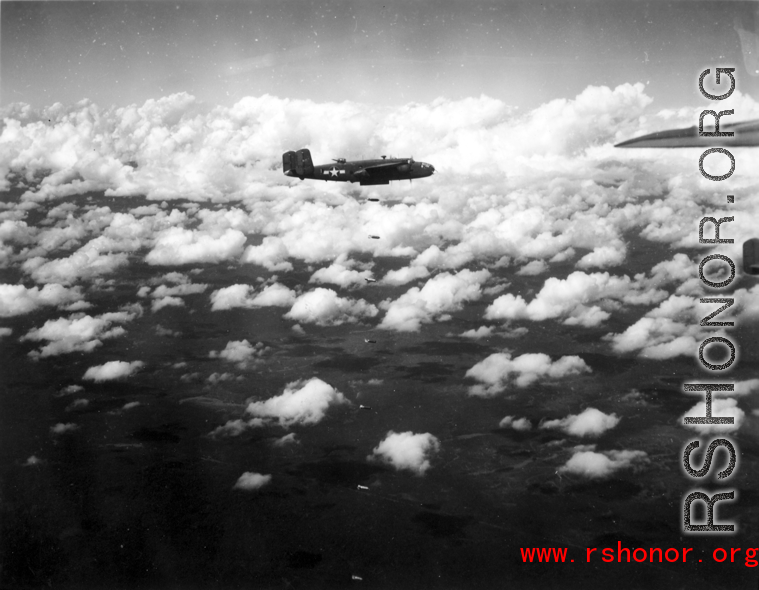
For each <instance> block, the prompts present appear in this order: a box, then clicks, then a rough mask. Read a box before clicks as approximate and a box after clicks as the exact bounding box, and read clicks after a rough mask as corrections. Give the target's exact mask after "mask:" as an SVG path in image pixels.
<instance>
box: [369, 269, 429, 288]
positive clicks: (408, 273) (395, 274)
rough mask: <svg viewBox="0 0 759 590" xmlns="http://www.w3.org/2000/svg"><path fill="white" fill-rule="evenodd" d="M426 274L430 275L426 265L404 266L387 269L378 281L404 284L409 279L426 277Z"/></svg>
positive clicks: (408, 281) (388, 283)
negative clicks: (396, 268)
mask: <svg viewBox="0 0 759 590" xmlns="http://www.w3.org/2000/svg"><path fill="white" fill-rule="evenodd" d="M428 276H430V271H429V270H427V267H426V266H420V265H416V266H404V267H403V268H399V269H398V270H390V271H388V272H387V273H386V274H385V276H384V277H382V280H381V281H380V283H381V284H383V285H393V286H397V285H405V284H406V283H410V282H411V281H416V280H418V279H426V278H427V277H428Z"/></svg>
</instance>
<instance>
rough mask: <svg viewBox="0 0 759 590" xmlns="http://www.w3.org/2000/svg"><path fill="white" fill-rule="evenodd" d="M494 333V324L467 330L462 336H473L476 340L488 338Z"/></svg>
mask: <svg viewBox="0 0 759 590" xmlns="http://www.w3.org/2000/svg"><path fill="white" fill-rule="evenodd" d="M492 335H493V327H492V326H480V327H479V328H477V329H476V330H475V329H471V330H467V331H466V332H462V333H461V334H460V336H463V337H464V338H472V339H475V340H478V339H480V338H487V337H488V336H492Z"/></svg>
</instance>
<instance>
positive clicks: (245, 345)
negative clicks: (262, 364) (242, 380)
mask: <svg viewBox="0 0 759 590" xmlns="http://www.w3.org/2000/svg"><path fill="white" fill-rule="evenodd" d="M268 351H269V348H268V347H266V346H265V345H264V343H263V342H256V344H255V345H253V344H251V343H250V342H248V341H247V340H232V341H230V342H227V345H226V347H224V350H221V351H216V350H212V351H211V352H210V353H208V356H209V357H211V358H220V359H224V360H225V361H227V362H230V363H236V364H237V367H238V368H240V369H245V368H246V367H247V366H248V364H250V363H252V362H253V363H254V362H256V361H259V360H260V359H261V358H262V357H263V355H264V354H265V353H266V352H268Z"/></svg>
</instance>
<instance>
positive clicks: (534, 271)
mask: <svg viewBox="0 0 759 590" xmlns="http://www.w3.org/2000/svg"><path fill="white" fill-rule="evenodd" d="M547 270H548V265H547V264H546V261H545V260H533V261H531V262H528V263H527V264H525V265H524V266H523V267H522V268H520V269H519V270H518V271H517V274H518V275H522V276H527V277H531V276H535V275H541V274H543V273H544V272H546V271H547Z"/></svg>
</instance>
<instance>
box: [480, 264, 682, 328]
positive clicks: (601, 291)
mask: <svg viewBox="0 0 759 590" xmlns="http://www.w3.org/2000/svg"><path fill="white" fill-rule="evenodd" d="M666 296H667V294H666V292H664V291H661V290H658V291H656V290H648V289H647V285H644V284H643V283H642V282H640V281H633V280H632V279H630V277H627V276H622V277H616V276H612V275H610V274H609V273H607V272H604V273H592V274H586V273H584V272H582V271H575V272H573V273H571V274H570V275H569V276H568V277H567V278H566V279H557V278H554V277H551V278H549V279H547V280H546V281H545V283H544V284H543V288H542V289H541V290H540V292H539V293H538V294H537V295H536V296H535V298H534V299H533V300H532V301H530V303H527V302H526V301H525V300H524V299H523V298H522V296H521V295H516V296H515V295H513V294H511V293H507V294H505V295H501V296H500V297H498V298H497V299H496V300H495V301H494V302H493V303H492V304H491V305H490V306H489V307H488V308H487V310H486V312H485V317H486V318H487V319H491V320H498V319H505V320H520V319H526V320H532V321H544V320H547V319H553V318H561V319H562V320H563V323H564V324H567V325H581V326H597V325H599V324H601V323H602V322H604V321H605V320H607V319H608V318H609V316H610V315H611V311H612V310H613V309H614V307H615V302H623V303H629V304H643V303H654V302H657V301H660V300H661V299H663V298H665V297H666Z"/></svg>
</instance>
